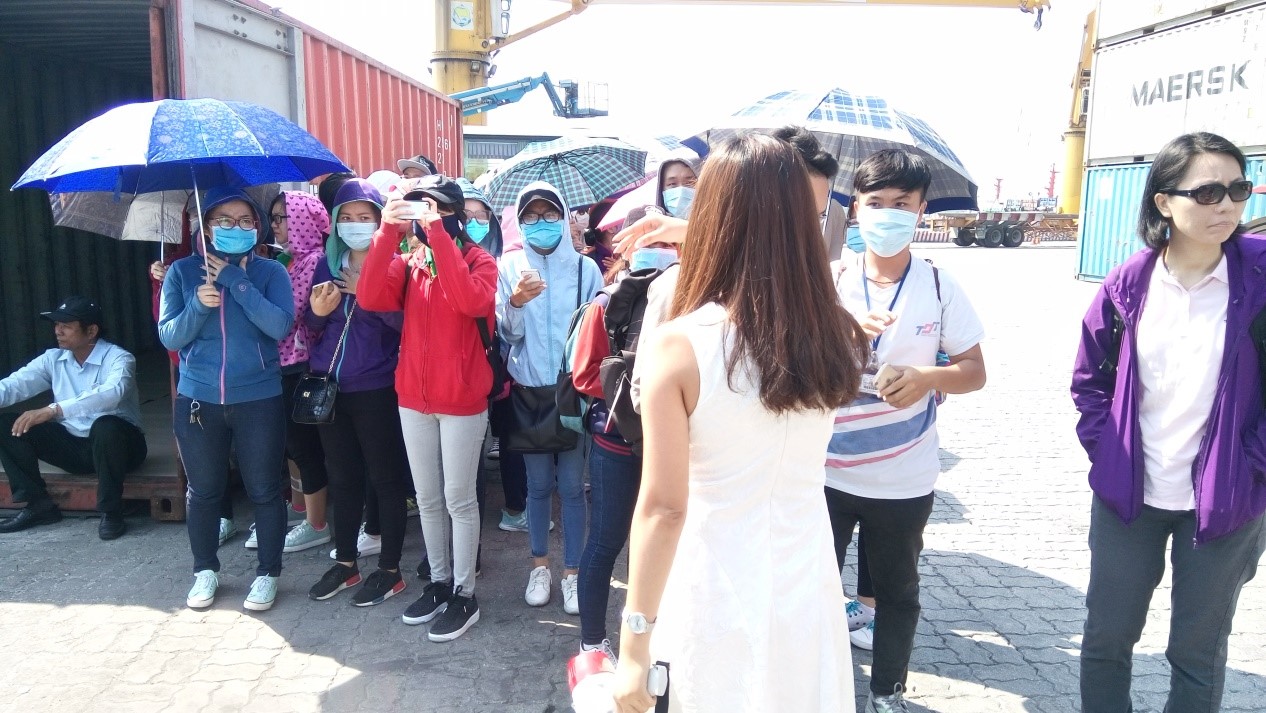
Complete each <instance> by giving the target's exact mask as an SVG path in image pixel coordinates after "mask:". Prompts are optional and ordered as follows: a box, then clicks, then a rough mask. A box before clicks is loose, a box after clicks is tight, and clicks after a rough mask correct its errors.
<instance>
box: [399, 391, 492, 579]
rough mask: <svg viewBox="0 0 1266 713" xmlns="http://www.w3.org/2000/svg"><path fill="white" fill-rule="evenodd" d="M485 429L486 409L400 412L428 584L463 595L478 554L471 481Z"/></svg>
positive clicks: (477, 532) (477, 535)
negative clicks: (428, 570)
mask: <svg viewBox="0 0 1266 713" xmlns="http://www.w3.org/2000/svg"><path fill="white" fill-rule="evenodd" d="M487 425H488V412H487V411H484V412H483V413H480V414H476V415H474V416H447V415H444V414H428V413H421V412H420V411H414V410H413V409H408V408H401V409H400V426H401V428H402V429H403V431H404V446H405V450H407V451H408V453H409V468H410V470H412V471H413V487H414V489H415V490H416V491H417V493H418V518H419V519H420V520H421V521H422V537H423V539H425V540H426V555H427V558H428V559H429V560H430V561H431V581H433V582H452V583H453V585H454V586H455V587H461V590H462V594H463V595H464V596H470V595H472V594H474V593H475V556H476V554H477V552H478V550H479V505H478V502H477V500H476V498H475V480H476V478H477V477H478V475H479V459H480V456H481V455H482V453H483V443H484V431H485V429H486V428H487ZM450 541H451V546H452V551H453V555H452V558H451V559H450V557H449V547H450Z"/></svg>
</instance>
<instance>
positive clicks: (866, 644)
mask: <svg viewBox="0 0 1266 713" xmlns="http://www.w3.org/2000/svg"><path fill="white" fill-rule="evenodd" d="M848 640H849V641H851V642H853V646H856V647H857V648H859V649H861V650H862V651H873V650H874V649H875V621H874V619H872V620H871V621H870V623H869V624H867V625H866V626H863V627H862V628H860V629H858V630H857V631H850V632H848Z"/></svg>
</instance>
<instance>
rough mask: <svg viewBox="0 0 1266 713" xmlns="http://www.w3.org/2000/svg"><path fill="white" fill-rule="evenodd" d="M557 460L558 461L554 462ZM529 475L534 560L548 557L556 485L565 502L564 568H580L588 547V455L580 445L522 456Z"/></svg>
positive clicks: (529, 513) (530, 524)
mask: <svg viewBox="0 0 1266 713" xmlns="http://www.w3.org/2000/svg"><path fill="white" fill-rule="evenodd" d="M555 459H557V460H555ZM523 462H524V463H525V464H526V465H527V476H528V503H527V514H528V539H529V540H530V541H531V543H532V556H533V557H547V556H549V522H550V520H551V519H552V517H553V513H552V512H551V510H552V509H553V505H554V499H553V495H554V486H555V484H556V483H557V486H558V499H559V500H561V501H562V503H563V568H564V569H577V568H579V567H580V553H581V550H582V549H583V548H584V546H585V484H584V470H585V452H584V450H582V449H581V448H580V447H579V446H577V447H576V448H574V449H572V450H570V451H563V452H562V453H558V454H554V453H532V454H525V455H524V456H523Z"/></svg>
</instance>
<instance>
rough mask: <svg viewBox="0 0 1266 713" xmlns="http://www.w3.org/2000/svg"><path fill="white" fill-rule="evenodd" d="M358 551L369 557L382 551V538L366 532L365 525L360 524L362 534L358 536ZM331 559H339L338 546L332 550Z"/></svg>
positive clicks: (361, 554) (362, 555)
mask: <svg viewBox="0 0 1266 713" xmlns="http://www.w3.org/2000/svg"><path fill="white" fill-rule="evenodd" d="M356 551H357V552H359V553H360V556H361V557H369V556H371V555H376V554H378V553H379V552H382V538H381V537H374V536H373V535H367V534H365V526H364V525H361V526H360V534H359V535H357V536H356ZM330 559H332V560H337V559H338V548H337V547H335V548H334V549H332V550H330Z"/></svg>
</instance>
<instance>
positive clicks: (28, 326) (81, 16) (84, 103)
mask: <svg viewBox="0 0 1266 713" xmlns="http://www.w3.org/2000/svg"><path fill="white" fill-rule="evenodd" d="M168 97H182V98H192V97H217V98H221V99H238V100H245V101H253V102H256V103H259V104H263V105H265V106H268V107H270V108H272V109H274V110H276V111H278V112H279V113H281V114H283V115H285V116H287V117H289V118H290V119H291V120H293V121H295V122H296V123H298V124H299V125H301V126H305V127H306V128H307V129H308V130H309V131H311V132H312V133H313V134H314V135H315V136H316V137H317V138H319V139H321V140H322V141H323V142H325V143H326V145H328V146H329V147H330V148H331V150H333V151H334V153H335V154H337V155H339V156H340V157H341V158H342V159H343V160H344V162H345V163H347V164H348V165H350V166H351V167H352V168H353V169H355V170H356V171H358V172H360V173H361V174H362V175H364V174H367V173H369V172H371V171H374V170H376V169H380V168H394V166H395V162H396V160H397V159H399V158H402V157H405V156H412V155H415V154H418V153H426V154H428V155H430V156H432V157H433V158H434V159H435V160H436V162H437V163H438V164H439V166H440V168H441V169H442V170H444V171H445V172H446V173H450V174H453V175H460V174H461V171H462V163H461V162H462V144H461V123H460V120H461V107H460V105H459V104H458V103H457V102H454V101H452V100H450V99H448V98H447V97H445V96H444V95H442V94H440V93H438V92H435V91H434V90H432V89H430V88H429V87H426V86H425V85H424V84H423V83H422V82H420V81H418V80H415V79H411V78H409V77H406V76H404V75H403V74H401V73H399V72H396V71H394V70H392V69H390V68H388V67H386V66H385V65H383V64H381V63H379V62H376V61H375V60H373V59H371V58H369V57H367V56H365V55H363V54H360V53H358V52H355V51H354V50H351V49H349V48H348V47H347V46H345V45H343V44H341V43H339V42H338V41H337V40H335V39H334V38H331V37H329V36H327V35H324V34H322V33H320V32H317V31H316V30H314V29H312V28H311V27H308V26H306V25H304V24H303V23H300V22H298V21H296V20H294V19H293V18H290V17H288V16H286V15H284V14H282V13H280V12H277V11H276V10H275V9H274V8H272V7H270V6H269V5H266V4H264V3H263V2H259V1H258V0H109V1H108V2H75V3H69V2H51V1H50V0H0V184H2V185H0V246H3V249H4V259H3V260H0V375H2V374H7V373H9V372H10V371H12V370H13V369H14V368H16V367H17V366H19V365H21V364H24V363H25V362H26V361H27V360H29V359H30V358H31V357H32V356H34V355H35V354H36V353H38V352H39V351H40V350H41V349H44V348H47V347H49V346H52V332H51V330H50V329H48V325H47V323H45V322H43V321H42V320H40V319H39V317H38V314H39V312H40V311H43V310H47V309H48V308H49V307H50V306H52V305H55V304H57V301H58V300H59V299H61V297H63V296H65V295H68V294H73V293H76V292H78V293H84V294H88V295H91V296H93V297H95V298H96V299H97V300H98V301H99V302H100V304H101V305H102V307H103V309H104V312H105V320H106V323H107V325H108V327H109V329H110V331H111V333H112V338H113V339H114V340H115V341H117V342H118V343H119V344H121V345H122V346H124V347H126V348H127V349H129V350H131V351H133V352H134V353H138V354H140V353H144V352H147V351H156V350H158V349H159V345H158V342H157V339H156V335H155V330H154V326H153V318H152V316H151V315H150V297H149V294H150V285H149V280H148V277H147V265H148V263H149V262H150V261H152V260H154V259H156V258H157V257H158V246H157V245H156V244H148V243H126V244H125V243H121V242H119V241H115V240H111V239H110V238H106V237H103V236H98V235H92V234H89V233H85V232H82V231H72V230H66V229H64V228H55V227H54V226H53V225H52V216H51V214H50V212H49V208H48V199H47V195H46V194H45V193H44V192H42V191H38V190H29V189H23V190H18V191H12V192H10V191H9V190H7V189H8V186H10V185H12V184H13V182H14V181H16V180H17V178H18V176H19V175H21V173H22V172H23V171H24V170H25V169H26V168H27V167H28V166H29V165H30V164H31V163H32V162H33V161H35V159H36V158H38V157H39V155H40V154H41V153H43V152H44V151H45V150H46V149H48V148H49V147H50V146H52V145H53V144H54V143H55V142H56V141H57V140H58V139H60V138H61V137H62V136H64V135H65V134H66V133H68V132H69V131H71V130H72V129H74V128H75V127H76V126H78V125H79V124H82V123H83V122H85V121H87V120H88V119H91V118H92V117H94V116H97V115H99V114H101V113H103V112H105V111H106V110H108V109H110V108H112V107H114V106H117V105H119V104H122V103H126V102H134V101H147V100H150V99H155V98H159V99H161V98H168ZM349 107H355V108H354V109H353V108H349ZM344 108H347V110H346V112H342V111H341V110H342V109H344Z"/></svg>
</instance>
